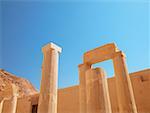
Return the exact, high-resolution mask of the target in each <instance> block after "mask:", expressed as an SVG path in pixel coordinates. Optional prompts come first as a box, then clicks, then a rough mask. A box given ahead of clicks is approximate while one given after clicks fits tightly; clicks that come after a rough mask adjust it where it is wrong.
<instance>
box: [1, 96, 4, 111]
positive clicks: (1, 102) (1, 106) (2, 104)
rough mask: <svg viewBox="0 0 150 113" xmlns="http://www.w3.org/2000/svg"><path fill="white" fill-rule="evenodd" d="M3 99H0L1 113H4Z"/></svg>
mask: <svg viewBox="0 0 150 113" xmlns="http://www.w3.org/2000/svg"><path fill="white" fill-rule="evenodd" d="M3 102H4V100H3V98H1V99H0V113H2V108H3Z"/></svg>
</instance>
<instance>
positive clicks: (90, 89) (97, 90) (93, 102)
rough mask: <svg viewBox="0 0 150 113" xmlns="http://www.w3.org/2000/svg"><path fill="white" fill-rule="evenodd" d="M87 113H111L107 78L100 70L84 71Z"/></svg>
mask: <svg viewBox="0 0 150 113" xmlns="http://www.w3.org/2000/svg"><path fill="white" fill-rule="evenodd" d="M86 95H87V100H86V105H87V106H86V108H87V113H112V111H111V104H110V97H109V91H108V85H107V78H106V77H105V73H104V70H103V69H101V68H95V69H89V70H88V71H86Z"/></svg>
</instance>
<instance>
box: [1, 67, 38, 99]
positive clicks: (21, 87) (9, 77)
mask: <svg viewBox="0 0 150 113" xmlns="http://www.w3.org/2000/svg"><path fill="white" fill-rule="evenodd" d="M12 84H14V85H16V87H18V96H27V95H32V94H34V93H36V92H37V91H36V89H35V88H34V87H33V85H32V84H31V83H30V82H29V81H27V80H25V79H23V78H20V77H17V76H15V75H13V74H11V73H8V72H7V71H5V70H2V69H1V70H0V97H3V96H4V97H7V96H8V97H9V96H11V95H12V93H10V92H7V91H6V90H9V89H10V88H12V87H11V85H12ZM3 93H5V94H3Z"/></svg>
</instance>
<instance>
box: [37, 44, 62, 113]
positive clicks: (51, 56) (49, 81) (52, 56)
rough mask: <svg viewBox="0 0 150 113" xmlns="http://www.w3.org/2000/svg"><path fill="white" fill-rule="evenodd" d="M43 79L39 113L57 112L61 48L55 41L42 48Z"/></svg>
mask: <svg viewBox="0 0 150 113" xmlns="http://www.w3.org/2000/svg"><path fill="white" fill-rule="evenodd" d="M42 52H43V54H44V57H43V64H42V80H41V88H40V95H39V102H38V113H57V88H58V85H57V84H58V59H59V53H60V52H61V48H60V47H59V46H57V45H55V44H53V43H50V44H47V45H46V46H44V47H43V48H42Z"/></svg>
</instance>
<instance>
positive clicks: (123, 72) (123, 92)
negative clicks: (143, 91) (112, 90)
mask: <svg viewBox="0 0 150 113" xmlns="http://www.w3.org/2000/svg"><path fill="white" fill-rule="evenodd" d="M113 63H114V70H115V81H116V88H117V97H118V106H119V113H137V109H136V104H135V99H134V94H133V89H132V84H131V80H130V77H129V74H128V70H127V67H126V63H125V55H124V54H123V53H122V52H118V53H116V55H115V56H114V58H113Z"/></svg>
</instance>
